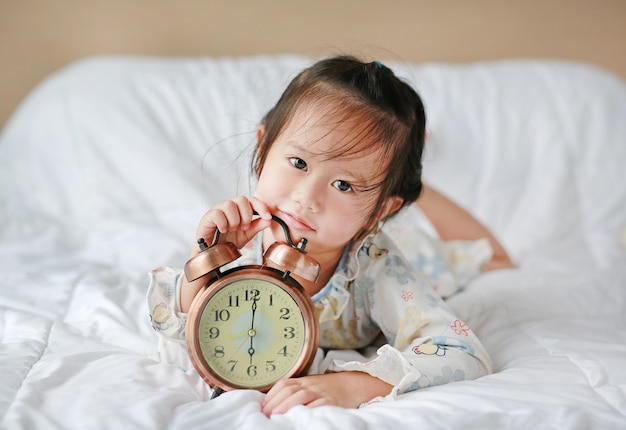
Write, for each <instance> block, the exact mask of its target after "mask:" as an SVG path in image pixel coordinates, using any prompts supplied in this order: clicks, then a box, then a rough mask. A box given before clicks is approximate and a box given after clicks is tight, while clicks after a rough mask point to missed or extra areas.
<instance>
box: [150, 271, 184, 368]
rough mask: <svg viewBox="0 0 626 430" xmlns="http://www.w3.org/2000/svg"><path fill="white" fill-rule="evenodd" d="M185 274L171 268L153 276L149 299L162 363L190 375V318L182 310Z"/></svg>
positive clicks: (153, 273)
mask: <svg viewBox="0 0 626 430" xmlns="http://www.w3.org/2000/svg"><path fill="white" fill-rule="evenodd" d="M181 281H182V270H181V269H176V268H172V267H168V266H162V267H158V268H156V269H154V270H153V271H152V272H151V273H150V284H149V286H148V293H147V296H146V299H147V302H148V313H149V316H150V322H151V324H152V328H153V329H154V330H155V331H156V332H157V333H158V335H159V360H160V361H161V362H164V363H167V364H170V365H175V366H178V367H180V368H182V369H183V370H185V371H187V370H188V369H190V368H191V362H190V360H189V356H188V355H187V350H186V346H185V323H186V322H187V314H185V313H182V312H181V310H180V309H181V308H180V284H181Z"/></svg>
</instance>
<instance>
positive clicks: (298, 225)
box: [279, 211, 314, 231]
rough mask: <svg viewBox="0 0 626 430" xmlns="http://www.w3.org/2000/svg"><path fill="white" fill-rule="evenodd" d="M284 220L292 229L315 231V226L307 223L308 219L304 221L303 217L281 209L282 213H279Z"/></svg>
mask: <svg viewBox="0 0 626 430" xmlns="http://www.w3.org/2000/svg"><path fill="white" fill-rule="evenodd" d="M279 216H280V217H281V218H282V219H283V221H285V223H286V224H287V225H288V226H289V227H290V228H292V229H294V230H298V231H314V229H313V227H311V226H310V225H308V224H307V223H306V221H304V220H303V219H301V218H298V217H297V216H295V215H292V214H290V213H288V212H283V211H280V215H279Z"/></svg>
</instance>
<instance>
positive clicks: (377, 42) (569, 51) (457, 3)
mask: <svg viewBox="0 0 626 430" xmlns="http://www.w3.org/2000/svg"><path fill="white" fill-rule="evenodd" d="M345 52H350V53H355V54H360V55H363V56H366V57H368V58H378V59H381V60H394V61H412V62H432V61H436V62H453V63H467V62H474V61H482V60H496V59H503V58H551V59H564V60H573V61H584V62H587V63H591V64H594V65H597V66H600V67H603V68H605V69H607V70H609V71H612V72H614V73H615V74H617V75H619V76H621V77H622V78H625V79H626V1H624V0H593V1H592V0H472V1H468V0H395V1H386V2H382V1H376V0H317V1H311V2H304V1H295V0H292V1H289V0H266V1H254V0H248V1H245V0H241V1H236V0H214V1H213V0H204V1H202V0H182V1H173V0H54V1H46V0H0V58H1V61H0V128H1V127H2V126H3V125H4V123H5V122H6V120H7V119H8V117H9V116H10V114H11V113H12V112H13V111H14V110H15V108H16V107H17V106H18V104H19V102H20V101H21V100H22V99H23V98H24V97H25V96H26V94H28V92H29V91H30V90H31V89H32V88H33V87H34V86H35V85H36V84H37V83H39V82H40V81H41V80H42V79H44V78H45V76H47V75H48V74H50V73H52V72H54V71H55V70H58V69H59V68H61V67H63V66H65V65H67V64H68V63H70V62H72V61H74V60H77V59H80V58H83V57H86V56H91V55H153V56H170V57H189V56H209V55H210V56H241V55H256V54H279V53H295V54H304V55H309V56H320V55H325V54H336V53H345Z"/></svg>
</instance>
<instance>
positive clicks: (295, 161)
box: [289, 157, 307, 170]
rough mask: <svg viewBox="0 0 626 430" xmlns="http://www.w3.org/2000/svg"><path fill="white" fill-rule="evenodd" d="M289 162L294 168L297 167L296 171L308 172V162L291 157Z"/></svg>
mask: <svg viewBox="0 0 626 430" xmlns="http://www.w3.org/2000/svg"><path fill="white" fill-rule="evenodd" d="M289 162H290V163H291V164H292V165H293V167H295V168H296V169H300V170H306V169H307V165H306V161H304V160H303V159H302V158H298V157H291V158H290V159H289Z"/></svg>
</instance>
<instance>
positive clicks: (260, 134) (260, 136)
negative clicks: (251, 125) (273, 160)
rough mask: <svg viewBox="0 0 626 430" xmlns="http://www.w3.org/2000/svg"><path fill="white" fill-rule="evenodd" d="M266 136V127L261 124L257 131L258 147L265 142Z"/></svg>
mask: <svg viewBox="0 0 626 430" xmlns="http://www.w3.org/2000/svg"><path fill="white" fill-rule="evenodd" d="M264 135H265V125H264V124H261V125H259V126H258V127H257V129H256V143H257V145H260V144H261V141H262V140H263V136H264Z"/></svg>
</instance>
